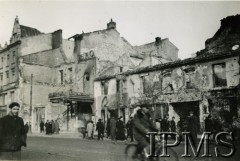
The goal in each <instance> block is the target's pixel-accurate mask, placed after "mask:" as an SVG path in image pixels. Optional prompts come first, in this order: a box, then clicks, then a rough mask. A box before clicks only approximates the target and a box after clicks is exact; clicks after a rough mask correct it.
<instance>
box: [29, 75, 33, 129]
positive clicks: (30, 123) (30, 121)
mask: <svg viewBox="0 0 240 161" xmlns="http://www.w3.org/2000/svg"><path fill="white" fill-rule="evenodd" d="M32 80H33V74H31V86H30V113H29V116H30V117H29V131H30V133H32V82H33V81H32Z"/></svg>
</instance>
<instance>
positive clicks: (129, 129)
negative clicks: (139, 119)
mask: <svg viewBox="0 0 240 161" xmlns="http://www.w3.org/2000/svg"><path fill="white" fill-rule="evenodd" d="M126 127H127V138H128V137H130V139H131V142H133V117H130V119H129V120H128V122H127V124H126Z"/></svg>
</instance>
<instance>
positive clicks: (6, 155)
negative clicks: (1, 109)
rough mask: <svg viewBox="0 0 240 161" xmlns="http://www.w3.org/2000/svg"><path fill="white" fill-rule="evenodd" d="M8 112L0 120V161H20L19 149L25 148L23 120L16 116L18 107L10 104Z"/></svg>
mask: <svg viewBox="0 0 240 161" xmlns="http://www.w3.org/2000/svg"><path fill="white" fill-rule="evenodd" d="M9 109H10V112H9V113H8V115H6V116H4V117H2V118H1V119H0V160H21V147H22V146H25V147H26V140H24V136H25V134H26V131H25V128H24V123H23V119H22V118H21V117H19V116H18V113H19V109H20V105H19V103H17V102H12V103H11V104H10V105H9Z"/></svg>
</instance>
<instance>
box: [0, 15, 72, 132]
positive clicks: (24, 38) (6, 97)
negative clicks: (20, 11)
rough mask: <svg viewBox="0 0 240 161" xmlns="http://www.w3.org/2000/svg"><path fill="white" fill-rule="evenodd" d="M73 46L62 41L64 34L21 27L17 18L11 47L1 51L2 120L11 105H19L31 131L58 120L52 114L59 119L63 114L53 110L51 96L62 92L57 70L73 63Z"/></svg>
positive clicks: (6, 46)
mask: <svg viewBox="0 0 240 161" xmlns="http://www.w3.org/2000/svg"><path fill="white" fill-rule="evenodd" d="M73 44H74V42H73V41H70V40H64V39H62V30H58V31H55V32H53V33H42V32H40V31H39V30H37V29H35V28H32V27H27V26H23V25H21V24H20V23H19V20H18V17H16V19H15V21H14V25H13V32H12V36H11V39H10V44H9V45H5V47H3V48H2V49H1V50H0V57H1V58H0V59H1V64H0V66H1V69H0V70H1V72H0V73H1V90H0V95H1V110H0V111H1V112H0V113H1V116H0V117H2V116H3V115H6V114H7V112H8V104H9V103H10V102H12V101H17V102H19V103H20V105H21V110H20V115H21V116H22V117H23V119H24V121H25V122H31V123H32V130H38V127H39V123H40V120H43V121H46V120H47V119H55V117H52V116H51V114H54V115H58V114H59V115H60V114H61V113H62V111H63V110H62V109H61V108H50V107H51V106H50V105H49V99H48V95H49V93H51V92H54V91H56V90H58V89H59V86H60V82H58V79H57V77H58V75H57V73H56V69H57V68H58V66H59V65H60V64H62V63H65V64H67V63H66V62H68V61H70V60H71V59H73V58H71V55H70V54H69V53H72V52H70V51H71V47H73ZM72 51H73V48H72ZM69 55H70V56H69ZM31 91H32V92H31ZM64 107H65V106H64ZM61 110H62V111H61ZM56 111H57V112H56Z"/></svg>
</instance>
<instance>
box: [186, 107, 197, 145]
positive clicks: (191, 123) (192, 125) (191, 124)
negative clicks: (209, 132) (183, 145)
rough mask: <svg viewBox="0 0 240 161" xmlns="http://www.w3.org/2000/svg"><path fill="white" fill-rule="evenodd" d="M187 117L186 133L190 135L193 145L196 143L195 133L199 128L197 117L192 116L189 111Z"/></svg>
mask: <svg viewBox="0 0 240 161" xmlns="http://www.w3.org/2000/svg"><path fill="white" fill-rule="evenodd" d="M189 114H190V115H189V116H188V131H189V132H190V134H191V135H192V138H193V140H192V141H194V143H197V131H198V129H199V128H200V127H199V123H198V120H197V117H196V116H194V115H193V112H192V111H190V113H189Z"/></svg>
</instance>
